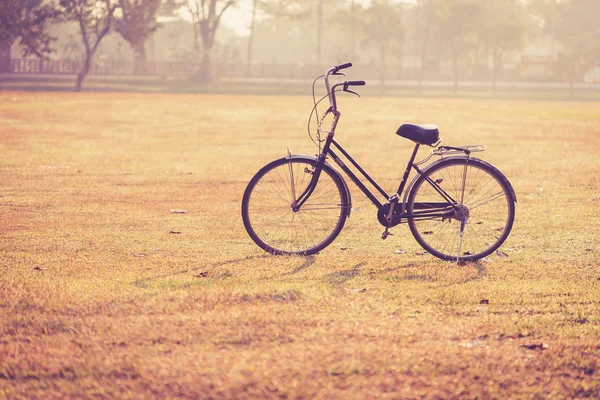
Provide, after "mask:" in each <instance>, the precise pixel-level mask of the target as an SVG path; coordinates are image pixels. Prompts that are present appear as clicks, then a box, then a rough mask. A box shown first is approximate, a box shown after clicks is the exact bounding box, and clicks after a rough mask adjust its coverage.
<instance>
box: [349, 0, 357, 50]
mask: <svg viewBox="0 0 600 400" xmlns="http://www.w3.org/2000/svg"><path fill="white" fill-rule="evenodd" d="M354 8H355V6H354V0H352V1H351V2H350V55H351V57H352V61H355V58H356V34H355V31H356V28H355V26H356V23H355V19H356V17H355V15H356V12H355V10H354Z"/></svg>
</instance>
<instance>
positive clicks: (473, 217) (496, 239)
mask: <svg viewBox="0 0 600 400" xmlns="http://www.w3.org/2000/svg"><path fill="white" fill-rule="evenodd" d="M351 66H352V64H351V63H346V64H342V65H338V66H335V67H333V68H330V69H329V70H328V71H327V72H326V73H325V75H322V76H320V77H319V78H324V81H325V88H326V91H327V94H326V95H325V96H323V98H322V99H321V100H319V102H316V101H314V107H313V113H314V112H316V110H317V106H318V104H319V103H320V102H321V101H322V100H324V99H328V100H329V108H328V109H327V111H326V112H325V113H324V114H323V117H322V118H321V119H319V118H318V114H316V116H317V118H316V119H317V121H318V122H319V123H318V129H317V134H316V141H315V140H314V139H313V141H315V143H316V144H317V145H318V147H319V153H318V155H317V156H309V155H291V154H290V152H289V150H288V155H287V156H286V157H283V158H280V159H278V160H275V161H273V162H271V163H269V164H267V165H266V166H264V167H263V168H261V169H260V170H259V171H258V172H257V173H256V175H254V177H253V178H252V179H251V180H250V183H249V184H248V187H247V188H246V191H245V192H244V198H243V201H242V218H243V221H244V226H245V227H246V230H247V231H248V234H249V235H250V237H251V238H252V240H254V242H255V243H256V244H257V245H258V246H260V247H261V248H262V249H264V250H265V251H267V252H270V253H273V254H300V255H310V254H314V253H317V252H319V251H321V250H323V249H324V248H325V247H327V246H328V245H329V244H330V243H331V242H333V240H334V239H335V238H336V237H337V235H338V234H339V233H340V231H341V230H342V228H343V227H344V224H345V222H346V219H347V218H348V217H350V214H351V211H352V199H351V197H350V190H349V189H348V185H347V184H346V181H345V180H344V178H343V177H342V175H341V174H340V173H339V172H338V171H337V170H336V169H334V168H333V167H332V166H331V165H330V164H329V163H328V162H327V160H328V159H331V160H333V161H334V162H335V163H336V164H337V165H338V166H339V167H340V168H341V169H342V171H344V172H345V173H346V175H347V176H348V177H349V178H350V179H351V180H352V181H353V182H354V183H355V184H356V186H358V188H359V189H360V190H361V191H362V192H363V193H364V194H365V195H366V196H367V197H368V198H369V199H370V200H371V202H372V203H373V204H374V205H375V206H376V207H377V218H378V220H379V222H380V223H381V224H382V225H383V226H384V227H385V230H384V232H383V234H382V238H383V239H386V238H387V237H388V235H389V234H390V233H389V229H390V228H391V227H393V226H396V225H398V224H400V223H408V225H409V227H410V230H411V232H412V234H413V236H414V238H415V239H416V240H417V242H418V243H419V244H420V245H421V246H422V247H423V248H424V249H425V250H426V251H427V252H429V253H430V254H432V255H434V256H436V257H439V258H441V259H443V260H453V261H457V262H458V261H472V260H478V259H480V258H482V257H485V256H487V255H489V254H491V253H492V252H494V251H495V250H496V249H498V248H499V247H500V246H501V245H502V243H503V242H504V241H505V240H506V238H507V237H508V235H509V233H510V230H511V228H512V225H513V221H514V218H515V203H516V201H517V198H516V195H515V192H514V190H513V188H512V186H511V184H510V182H509V181H508V179H507V178H506V177H505V176H504V174H502V172H500V171H499V170H498V169H497V168H495V167H494V166H493V165H491V164H490V163H488V162H486V161H483V160H480V159H477V158H474V157H471V153H474V152H479V151H483V150H485V146H482V145H467V146H456V147H455V146H440V143H441V141H440V139H439V130H438V127H437V126H436V125H413V124H403V125H401V126H400V127H399V128H398V130H397V132H396V134H398V135H399V136H402V137H404V138H407V139H410V140H412V141H413V142H415V147H414V150H413V152H412V156H411V157H410V160H409V162H408V164H407V166H406V170H405V172H404V176H403V177H402V180H401V182H400V185H399V187H398V191H397V192H396V193H394V194H392V195H391V196H390V195H388V194H387V193H386V192H385V191H384V190H383V189H382V188H381V186H380V185H378V184H377V182H376V181H375V180H374V179H373V178H371V176H370V175H369V174H368V173H367V172H366V171H365V170H364V169H363V168H362V167H361V166H360V165H359V164H358V163H357V162H356V161H355V160H354V159H353V158H352V157H351V156H350V154H349V153H348V152H347V151H346V150H345V149H344V148H343V147H342V146H341V145H340V144H339V143H338V142H337V141H336V140H335V139H334V135H335V129H336V126H337V123H338V121H339V118H340V115H341V114H340V112H339V110H338V107H337V102H336V92H339V91H345V92H350V93H353V94H357V93H355V92H353V91H352V90H350V89H349V88H350V87H353V86H362V85H365V82H364V81H345V82H340V83H335V84H334V85H333V86H330V83H329V77H330V76H331V75H343V74H342V73H341V72H339V71H340V70H342V69H344V68H348V67H351ZM319 78H317V79H315V81H314V82H313V100H314V85H315V82H316V81H317V80H318V79H319ZM313 113H311V117H310V118H309V134H310V120H311V119H312V116H313ZM328 115H332V116H333V122H332V123H331V127H330V129H329V130H328V131H322V130H321V125H322V124H323V121H324V120H325V117H327V116H328ZM322 134H326V135H323V136H324V137H322ZM311 138H312V136H311ZM421 145H428V146H431V147H433V148H434V150H433V151H432V153H431V154H430V155H429V156H428V157H427V158H425V159H424V160H421V161H419V162H415V157H416V155H417V151H418V150H419V147H420V146H421ZM338 152H339V154H340V155H341V156H343V157H344V158H345V160H347V162H349V163H350V164H351V165H352V166H353V167H354V168H355V169H356V170H357V171H358V172H359V173H360V174H361V175H362V176H363V178H364V179H365V180H366V181H368V182H369V183H370V184H371V185H373V188H375V189H376V191H377V192H379V194H380V195H381V196H383V198H384V201H383V202H381V201H380V200H379V199H378V197H377V196H376V195H375V194H374V193H373V192H372V191H371V190H369V188H367V186H365V184H364V183H363V182H362V181H361V179H359V177H358V176H357V175H356V174H355V173H354V172H353V171H352V170H351V169H350V168H349V167H348V166H347V165H346V163H345V162H344V160H342V158H340V155H338ZM434 156H438V157H439V159H437V160H436V161H434V162H431V163H429V164H427V165H425V166H423V165H424V164H425V163H427V162H428V161H429V160H430V159H431V158H432V157H434ZM411 169H414V170H415V171H416V176H415V177H414V178H413V179H412V181H411V182H410V183H409V184H408V187H407V188H406V192H404V189H405V186H406V184H407V180H408V177H409V174H410V171H411ZM403 193H404V196H402V194H403ZM401 199H402V200H401Z"/></svg>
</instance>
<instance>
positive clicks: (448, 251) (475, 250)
mask: <svg viewBox="0 0 600 400" xmlns="http://www.w3.org/2000/svg"><path fill="white" fill-rule="evenodd" d="M465 166H466V167H465ZM463 179H464V188H465V190H464V194H463V191H462V187H463ZM429 180H431V181H433V182H436V183H438V185H439V187H440V188H442V189H443V190H444V191H445V192H446V193H448V194H449V195H450V196H452V198H453V199H456V201H457V202H458V203H459V204H462V208H460V210H461V211H459V212H455V216H453V217H446V218H442V217H436V218H429V219H419V218H417V217H414V215H415V213H416V212H418V211H417V209H427V208H428V207H432V208H433V206H430V204H433V203H436V202H437V203H436V204H440V203H439V202H443V201H444V199H443V197H442V196H441V194H439V193H438V192H437V190H435V188H434V186H433V185H432V184H431V183H430V181H429ZM515 202H516V197H515V194H514V190H513V188H512V186H511V185H510V182H509V181H508V179H506V177H505V176H504V175H503V174H502V173H501V172H500V171H499V170H498V169H497V168H495V167H494V166H493V165H491V164H489V163H487V162H485V161H483V160H480V159H476V158H467V157H450V158H445V159H442V160H440V161H438V162H436V163H433V164H431V166H430V167H428V168H426V169H425V170H424V171H423V172H422V175H420V176H419V177H418V178H417V179H416V181H415V183H414V185H413V186H412V188H411V191H410V194H409V196H408V201H407V211H408V213H409V215H411V216H413V217H409V218H408V224H409V226H410V230H411V233H412V235H413V237H414V238H415V240H416V241H417V242H418V243H419V244H420V245H421V247H423V248H424V249H425V250H426V251H427V252H429V253H430V254H432V255H433V256H436V257H438V258H441V259H443V260H449V261H450V260H452V261H474V260H478V259H481V258H483V257H486V256H488V255H490V254H491V253H492V252H494V251H495V250H497V249H498V248H499V247H500V246H501V245H502V243H504V241H505V240H506V238H507V237H508V235H509V233H510V231H511V229H512V226H513V222H514V218H515ZM447 204H449V203H447ZM455 210H457V209H455ZM463 216H466V218H467V220H466V222H465V224H464V225H463V228H462V229H463V235H462V238H461V236H460V230H461V224H462V222H461V221H463Z"/></svg>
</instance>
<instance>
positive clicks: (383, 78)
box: [380, 43, 386, 94]
mask: <svg viewBox="0 0 600 400" xmlns="http://www.w3.org/2000/svg"><path fill="white" fill-rule="evenodd" d="M380 50H381V54H380V56H381V78H380V79H381V94H385V51H386V47H385V45H384V44H383V43H382V44H381V48H380Z"/></svg>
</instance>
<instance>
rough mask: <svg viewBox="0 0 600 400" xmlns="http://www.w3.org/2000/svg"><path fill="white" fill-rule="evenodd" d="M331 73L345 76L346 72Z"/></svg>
mask: <svg viewBox="0 0 600 400" xmlns="http://www.w3.org/2000/svg"><path fill="white" fill-rule="evenodd" d="M331 75H340V76H346V74H345V73H343V72H334V73H333V74H331Z"/></svg>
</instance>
